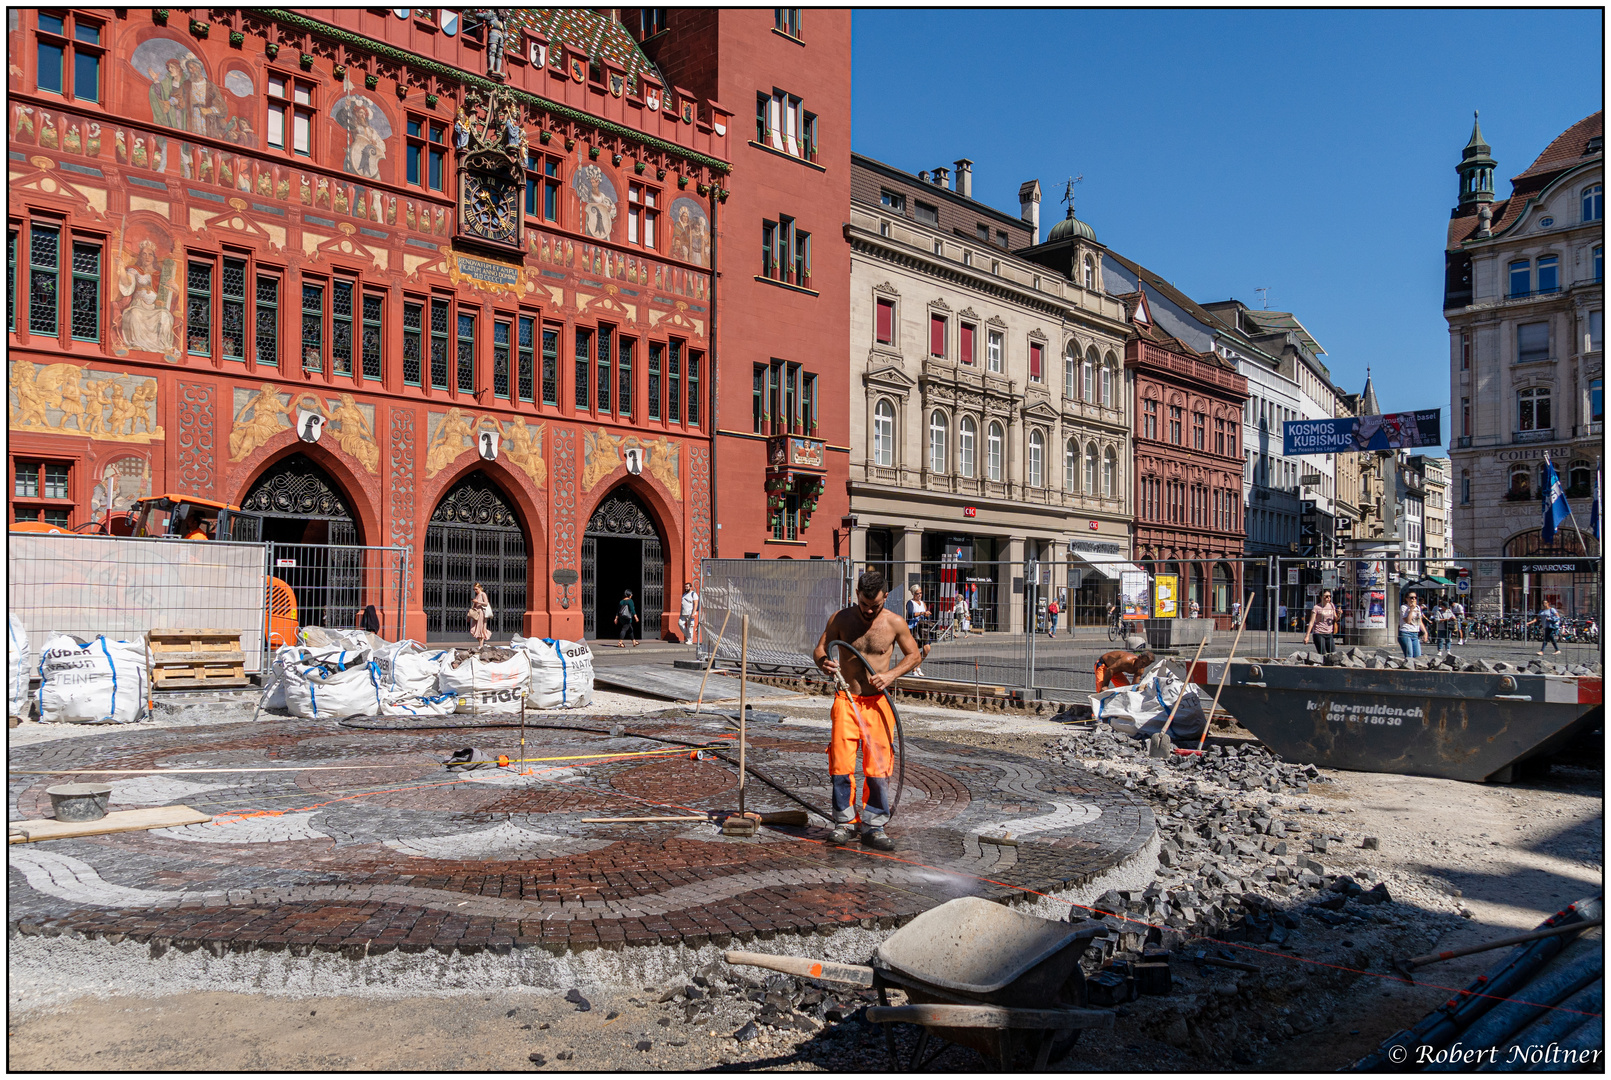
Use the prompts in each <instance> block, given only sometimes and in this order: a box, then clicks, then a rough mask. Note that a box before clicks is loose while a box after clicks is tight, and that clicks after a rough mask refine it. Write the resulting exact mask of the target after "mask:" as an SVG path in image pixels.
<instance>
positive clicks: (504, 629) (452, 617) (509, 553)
mask: <svg viewBox="0 0 1611 1080" xmlns="http://www.w3.org/2000/svg"><path fill="white" fill-rule="evenodd" d="M526 557H527V553H526V538H525V535H524V534H523V533H522V532H521V531H520V524H519V520H518V519H517V518H516V517H515V513H514V510H513V509H512V508H511V507H510V506H509V503H508V501H507V500H506V499H505V498H504V496H503V492H501V491H499V490H498V488H497V487H496V486H495V485H494V484H493V483H492V482H491V481H490V480H488V479H486V478H485V477H484V476H482V475H481V474H479V473H475V474H472V475H470V476H467V477H465V478H464V479H463V480H461V481H459V483H457V484H455V485H454V486H453V487H452V488H451V489H450V490H449V491H448V493H447V494H446V495H444V496H443V497H442V501H441V502H440V503H438V504H437V507H436V512H435V513H433V514H432V515H431V522H430V524H429V525H428V526H427V527H426V530H425V550H424V571H425V574H424V577H425V581H424V586H425V587H424V604H425V633H426V636H427V637H428V638H429V639H430V640H431V641H433V642H435V641H468V640H470V624H469V621H468V620H467V619H466V618H465V612H466V611H467V610H468V609H469V607H470V598H471V596H472V595H473V592H474V587H475V583H476V582H478V581H479V582H480V583H481V585H482V587H483V588H485V589H486V590H487V598H488V599H489V600H490V601H491V602H492V616H491V618H490V619H488V620H487V625H488V628H489V629H491V630H492V631H493V632H494V633H496V634H498V635H500V636H505V635H509V634H515V633H519V632H520V630H521V628H522V627H521V620H522V618H523V617H524V615H525V613H526Z"/></svg>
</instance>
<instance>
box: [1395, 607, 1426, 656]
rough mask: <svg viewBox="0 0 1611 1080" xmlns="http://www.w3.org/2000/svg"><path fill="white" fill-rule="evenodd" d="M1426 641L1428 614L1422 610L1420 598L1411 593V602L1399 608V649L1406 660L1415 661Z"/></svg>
mask: <svg viewBox="0 0 1611 1080" xmlns="http://www.w3.org/2000/svg"><path fill="white" fill-rule="evenodd" d="M1425 640H1426V612H1425V611H1423V610H1422V609H1421V600H1420V598H1419V597H1418V596H1416V595H1415V594H1414V593H1410V595H1409V601H1408V602H1407V603H1404V604H1400V605H1399V608H1398V647H1399V648H1400V649H1401V650H1403V652H1404V657H1405V659H1409V660H1413V659H1414V658H1416V657H1418V656H1420V655H1421V642H1423V641H1425Z"/></svg>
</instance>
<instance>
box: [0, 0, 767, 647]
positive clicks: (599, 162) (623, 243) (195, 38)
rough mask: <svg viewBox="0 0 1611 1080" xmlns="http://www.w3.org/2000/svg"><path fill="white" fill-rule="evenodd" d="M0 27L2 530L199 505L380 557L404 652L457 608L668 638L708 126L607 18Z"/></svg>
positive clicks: (700, 482) (697, 418) (688, 483)
mask: <svg viewBox="0 0 1611 1080" xmlns="http://www.w3.org/2000/svg"><path fill="white" fill-rule="evenodd" d="M8 19H9V24H8V55H9V56H10V65H9V79H8V88H9V91H10V94H9V104H8V114H7V118H6V119H7V124H8V128H7V136H8V150H9V157H8V162H7V165H8V181H9V185H10V196H11V197H10V200H9V218H8V229H7V255H8V262H7V277H8V295H9V297H10V307H9V309H8V312H7V319H8V326H7V329H8V344H9V346H10V348H9V352H10V367H9V371H8V374H9V376H10V378H9V402H8V405H9V409H8V413H9V429H10V431H9V434H10V440H9V443H10V446H9V455H8V472H9V476H8V477H7V479H8V482H9V483H10V507H9V510H10V516H11V518H12V520H14V521H16V520H36V521H46V522H53V523H58V524H61V525H64V526H68V527H77V526H81V525H84V524H85V523H87V522H91V521H92V520H96V519H103V520H104V519H105V517H106V515H107V513H108V512H109V511H113V512H115V511H119V510H123V509H126V508H127V507H128V506H129V505H130V503H131V501H132V500H133V499H135V498H138V497H140V496H142V495H147V494H153V493H155V494H162V493H176V494H184V495H192V496H199V497H203V498H207V499H212V500H216V501H219V502H224V503H231V504H237V505H241V506H244V507H245V508H246V509H249V510H253V511H256V512H257V514H258V515H260V518H261V521H262V534H263V535H262V536H261V537H260V539H262V540H264V541H278V542H297V543H307V544H314V545H337V546H341V545H345V546H351V545H360V546H370V547H393V546H395V547H398V548H402V549H406V550H407V551H408V552H409V554H410V559H411V562H410V564H409V565H410V580H409V581H408V582H407V583H406V586H405V588H404V595H405V597H406V599H405V600H404V602H403V605H402V606H403V607H404V608H405V609H406V611H405V614H406V618H405V619H404V626H405V630H406V633H407V634H409V635H410V636H413V637H415V638H418V639H421V640H426V639H429V640H432V641H442V640H453V639H455V638H460V637H463V636H465V635H466V634H467V631H468V626H467V624H466V622H465V619H464V611H465V608H466V607H467V606H468V601H469V597H470V587H471V584H472V582H473V581H476V580H479V581H482V582H483V583H484V584H485V585H486V586H487V588H488V591H489V593H490V594H491V598H492V602H493V606H494V609H495V612H496V615H497V623H496V628H497V631H498V633H499V634H500V635H502V634H507V633H510V632H517V631H518V632H523V633H525V634H529V635H539V636H555V637H567V638H575V637H581V636H584V635H585V636H589V637H591V636H593V635H594V633H596V632H597V631H598V630H599V629H600V620H601V619H604V620H606V621H607V619H608V616H609V615H610V613H611V612H613V610H614V603H615V602H616V601H617V600H618V598H619V597H620V595H621V590H622V589H623V588H624V587H630V588H632V589H633V591H634V592H635V593H636V594H637V595H638V597H639V608H640V610H641V612H642V615H643V621H644V624H645V626H644V633H645V636H649V637H659V636H662V634H663V633H665V632H668V631H669V629H670V626H671V624H672V623H674V621H675V619H674V617H673V616H671V615H666V614H664V610H663V607H664V601H667V600H669V599H670V598H672V597H675V595H676V592H677V589H678V585H679V584H680V581H681V580H685V579H688V578H691V577H692V574H693V571H694V569H695V568H696V567H697V565H698V560H699V559H700V558H701V557H702V556H706V555H709V554H711V553H712V549H713V535H714V527H713V520H712V516H713V515H712V497H711V489H712V476H711V444H712V433H713V430H714V424H713V420H714V417H713V415H712V406H713V405H714V397H713V391H714V387H715V382H716V380H715V379H714V373H713V371H712V363H713V357H714V349H713V346H712V327H713V320H714V317H715V312H714V304H715V299H714V297H715V289H714V285H713V276H712V275H713V270H714V242H715V237H714V232H713V228H712V223H713V222H714V221H715V216H716V211H717V208H718V206H719V205H720V203H721V202H722V200H723V199H724V198H725V197H726V195H727V193H728V192H727V188H728V186H729V185H728V177H729V173H730V164H729V157H728V145H729V138H728V131H729V125H730V123H731V121H732V117H731V115H730V114H729V113H728V112H727V111H726V110H724V109H723V108H722V107H721V106H719V105H717V104H715V103H714V102H713V101H712V100H711V99H710V97H709V96H708V95H706V96H696V95H695V94H693V93H691V92H688V91H686V90H683V89H680V88H679V87H678V86H676V85H675V84H674V83H672V82H670V81H668V80H667V78H666V77H665V75H664V73H663V71H662V69H660V68H658V67H657V66H656V65H655V64H654V63H653V62H652V61H651V60H650V59H649V58H648V57H647V55H646V54H645V53H644V51H643V50H642V48H641V47H640V45H639V42H638V40H637V36H641V35H637V36H635V34H634V33H633V32H630V31H629V29H628V28H627V27H626V26H625V25H624V24H623V23H622V22H621V20H620V19H619V18H618V17H614V15H613V14H612V13H606V12H603V11H592V10H587V9H474V10H472V9H463V10H459V9H408V8H398V9H356V8H348V9H309V10H299V11H295V12H293V11H289V10H278V9H255V8H244V9H229V10H225V9H201V8H196V9H185V8H171V9H136V8H117V9H111V8H107V9H99V8H96V9H90V8H52V9H45V10H39V9H23V8H14V9H12V10H11V11H10V12H9V13H8ZM640 29H641V28H640ZM761 485H762V477H761V475H760V472H759V470H757V473H756V476H755V477H754V482H753V484H752V486H753V487H754V488H755V490H756V492H757V496H756V498H757V501H758V500H759V498H760V497H761V496H760V495H759V492H760V488H761ZM243 538H245V539H258V537H243ZM556 571H570V572H574V573H575V574H576V575H577V578H578V579H579V580H578V584H577V587H573V588H571V589H570V591H569V592H568V593H566V592H562V589H561V587H560V586H558V585H555V584H553V583H552V581H553V577H554V574H555V572H556ZM561 576H565V575H561ZM665 589H670V590H671V593H670V595H669V596H667V595H666V594H665V592H664V590H665ZM390 595H396V594H395V593H392V594H390ZM578 600H580V601H581V602H580V603H578ZM360 606H361V604H360ZM353 614H354V615H356V612H354V613H353ZM393 614H394V613H393V612H391V611H387V612H386V613H385V617H386V619H387V621H388V623H390V620H391V618H392V615H393ZM345 618H346V617H345V615H344V614H343V615H342V616H340V617H338V619H337V621H336V624H337V625H342V624H343V622H342V621H341V620H344V619H345ZM345 624H347V625H350V622H346V623H345Z"/></svg>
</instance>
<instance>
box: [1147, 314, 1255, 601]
mask: <svg viewBox="0 0 1611 1080" xmlns="http://www.w3.org/2000/svg"><path fill="white" fill-rule="evenodd" d="M1119 299H1120V300H1122V301H1123V302H1124V305H1125V309H1126V311H1127V312H1128V314H1129V317H1130V322H1131V324H1132V327H1133V331H1134V332H1133V333H1132V334H1131V335H1130V340H1129V341H1128V343H1127V344H1126V346H1125V354H1124V366H1125V370H1126V371H1127V372H1129V374H1130V381H1131V385H1132V386H1133V387H1134V391H1135V411H1134V416H1135V431H1134V441H1133V446H1134V453H1135V467H1134V469H1133V470H1132V472H1133V475H1134V476H1135V504H1134V505H1135V539H1134V541H1133V544H1132V550H1133V551H1134V552H1135V557H1136V558H1137V559H1141V560H1154V561H1152V562H1150V563H1149V565H1147V567H1146V569H1147V570H1148V572H1150V573H1152V574H1153V575H1155V576H1156V575H1159V574H1173V575H1175V576H1176V581H1177V584H1178V586H1179V591H1178V595H1179V597H1180V603H1181V607H1182V608H1183V609H1184V608H1187V607H1189V605H1190V603H1191V601H1192V600H1196V601H1197V602H1198V603H1199V604H1200V605H1201V607H1202V613H1203V615H1204V616H1214V617H1217V618H1219V621H1220V623H1221V625H1229V616H1230V613H1231V605H1232V604H1234V603H1236V602H1237V601H1238V600H1241V599H1242V598H1243V596H1244V593H1243V589H1242V581H1243V574H1242V563H1241V562H1240V561H1239V560H1240V559H1241V557H1242V543H1243V524H1242V443H1241V432H1240V430H1239V425H1240V424H1241V422H1242V410H1243V406H1244V405H1245V404H1246V402H1247V378H1246V377H1245V376H1243V375H1239V374H1237V372H1236V370H1235V369H1234V368H1233V367H1232V366H1231V365H1230V363H1229V361H1226V360H1222V359H1220V358H1219V357H1218V356H1215V355H1214V354H1212V353H1200V352H1198V351H1197V350H1196V349H1193V348H1192V347H1191V346H1190V345H1187V344H1186V343H1185V342H1183V341H1181V340H1179V339H1178V338H1175V337H1173V336H1171V335H1169V334H1167V333H1165V332H1163V331H1162V330H1160V329H1158V327H1157V325H1156V324H1155V323H1154V322H1153V321H1152V315H1151V312H1150V311H1149V310H1148V305H1147V298H1146V294H1145V293H1127V294H1125V295H1123V296H1120V297H1119ZM1183 613H1184V612H1183Z"/></svg>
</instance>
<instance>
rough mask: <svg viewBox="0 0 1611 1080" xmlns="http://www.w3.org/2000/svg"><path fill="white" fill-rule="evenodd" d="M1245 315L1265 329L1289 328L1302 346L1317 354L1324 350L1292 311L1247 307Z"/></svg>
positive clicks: (1322, 352)
mask: <svg viewBox="0 0 1611 1080" xmlns="http://www.w3.org/2000/svg"><path fill="white" fill-rule="evenodd" d="M1247 316H1248V318H1250V319H1252V320H1253V321H1254V322H1256V323H1258V324H1259V325H1260V326H1262V327H1264V328H1265V329H1266V330H1289V331H1291V332H1292V333H1295V334H1297V335H1298V340H1299V341H1301V342H1303V347H1304V348H1306V349H1308V350H1309V351H1310V352H1312V353H1314V354H1315V355H1317V356H1319V355H1323V354H1324V353H1325V351H1326V350H1325V349H1322V348H1321V347H1320V342H1318V341H1316V340H1315V339H1314V336H1313V335H1312V334H1310V333H1309V331H1308V330H1305V329H1304V327H1303V324H1302V323H1301V322H1299V321H1298V320H1297V319H1295V318H1293V317H1292V312H1290V311H1264V310H1262V309H1257V308H1248V309H1247Z"/></svg>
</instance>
